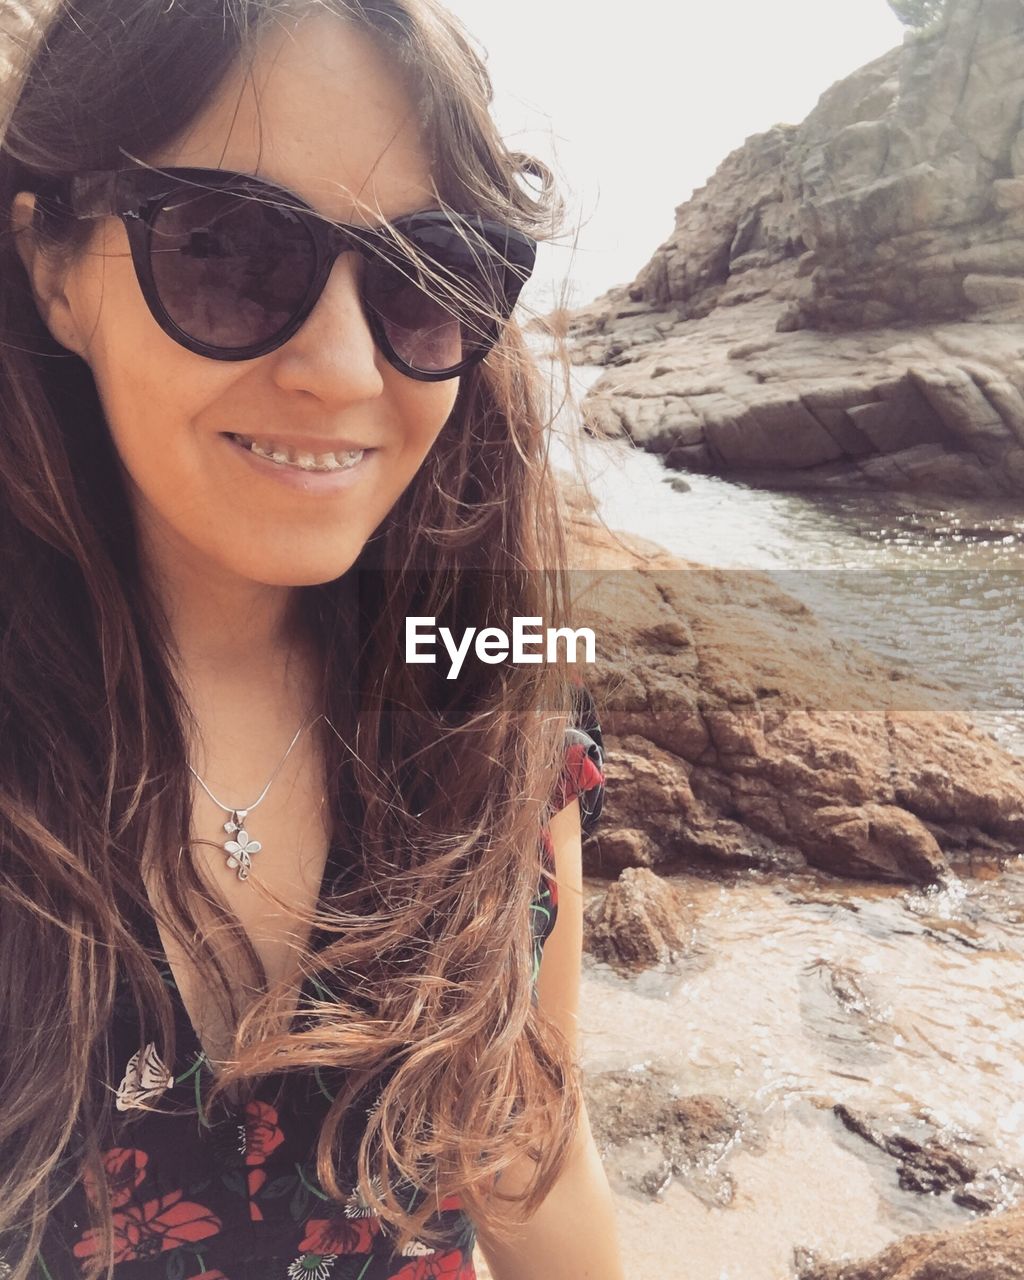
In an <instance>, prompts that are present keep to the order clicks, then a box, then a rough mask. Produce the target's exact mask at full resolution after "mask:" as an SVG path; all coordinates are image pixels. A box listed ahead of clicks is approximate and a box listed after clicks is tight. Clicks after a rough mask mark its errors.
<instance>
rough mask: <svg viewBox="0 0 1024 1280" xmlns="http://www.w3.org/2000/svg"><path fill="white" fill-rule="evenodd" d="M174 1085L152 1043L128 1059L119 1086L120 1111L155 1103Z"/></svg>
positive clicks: (117, 1104) (118, 1101)
mask: <svg viewBox="0 0 1024 1280" xmlns="http://www.w3.org/2000/svg"><path fill="white" fill-rule="evenodd" d="M173 1084H174V1076H173V1075H172V1074H171V1072H170V1070H169V1069H168V1068H167V1066H166V1065H165V1064H164V1062H163V1061H162V1059H161V1057H160V1055H159V1053H157V1051H156V1045H155V1044H153V1043H152V1042H150V1043H149V1044H147V1045H146V1047H145V1048H144V1049H138V1050H136V1052H135V1053H133V1054H132V1056H131V1057H130V1058H129V1059H128V1066H127V1067H126V1068H125V1072H124V1078H123V1079H122V1081H121V1083H120V1084H119V1085H118V1086H117V1100H116V1103H115V1105H116V1107H117V1109H118V1111H130V1110H132V1109H133V1108H136V1107H142V1106H146V1105H148V1104H149V1103H151V1102H154V1101H155V1100H156V1099H157V1098H159V1097H160V1096H161V1095H162V1094H164V1093H166V1091H167V1090H168V1089H169V1088H170V1087H171V1085H173Z"/></svg>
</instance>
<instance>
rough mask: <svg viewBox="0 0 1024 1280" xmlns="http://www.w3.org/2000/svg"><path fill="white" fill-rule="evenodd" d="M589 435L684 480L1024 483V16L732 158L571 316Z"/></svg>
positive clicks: (946, 45)
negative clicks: (695, 475)
mask: <svg viewBox="0 0 1024 1280" xmlns="http://www.w3.org/2000/svg"><path fill="white" fill-rule="evenodd" d="M571 332H572V338H573V341H574V345H575V351H576V354H577V358H578V359H580V360H584V361H589V362H596V363H601V364H606V365H609V366H610V369H609V372H608V374H607V375H606V376H605V377H604V378H602V379H601V381H600V382H599V384H598V385H597V386H596V387H595V389H594V393H593V394H592V396H591V398H590V402H589V404H588V413H589V415H590V418H591V421H592V422H593V423H594V424H595V425H599V426H601V427H603V428H604V429H606V430H608V431H610V432H612V433H621V432H625V433H627V434H628V435H630V436H632V437H633V438H634V439H635V440H636V441H637V442H638V443H640V444H641V445H643V446H644V447H645V448H649V449H651V450H653V451H655V452H659V453H662V454H664V455H665V456H666V460H667V462H668V464H669V465H670V466H674V467H678V468H680V469H691V470H699V471H712V472H718V473H742V474H744V475H745V476H746V477H747V478H750V479H754V480H756V479H758V478H761V479H763V480H764V481H765V482H766V483H773V484H783V485H787V486H801V487H806V486H824V487H835V486H841V487H884V488H901V489H909V490H914V489H927V490H931V491H935V492H944V493H953V494H971V495H974V494H1002V495H1017V494H1020V493H1021V492H1022V491H1024V395H1022V388H1024V358H1022V355H1024V4H1022V3H1021V0H951V4H950V9H949V15H948V20H947V21H946V23H945V24H944V25H943V26H942V27H941V28H940V29H938V30H936V31H934V32H932V33H930V34H929V35H927V36H924V37H922V36H908V38H907V40H906V41H905V43H904V45H903V46H902V47H901V48H899V49H896V50H894V51H892V52H891V53H889V54H887V55H886V56H885V57H883V58H880V59H878V60H877V61H875V62H873V63H871V64H869V65H868V66H867V67H864V68H862V69H861V70H860V71H858V72H856V73H855V74H854V75H852V76H850V77H849V78H847V79H846V80H843V81H841V82H840V83H838V84H836V85H834V86H833V87H832V88H831V89H829V90H828V91H827V92H826V93H825V94H824V95H823V96H822V98H821V100H820V102H819V103H818V106H817V107H816V108H815V110H814V111H812V113H811V114H810V115H809V116H808V117H807V119H806V120H805V121H804V122H803V123H802V124H800V125H796V126H789V125H779V126H776V127H775V128H773V129H771V130H769V131H768V132H767V133H764V134H760V135H757V136H755V137H753V138H750V139H748V140H747V142H746V143H745V144H744V146H742V147H741V148H739V149H738V150H737V151H735V152H733V153H732V154H731V155H730V156H728V157H727V158H726V160H725V161H724V162H723V163H722V165H721V166H720V167H719V169H718V170H717V172H716V173H715V174H714V176H713V177H712V178H711V180H710V181H709V182H708V184H707V186H706V187H704V188H702V189H701V190H699V191H697V192H695V193H694V195H693V197H692V199H690V200H689V201H687V202H686V203H685V204H683V205H681V206H680V207H679V208H678V209H677V211H676V226H675V230H674V232H673V234H672V236H671V237H670V238H669V240H668V241H666V243H665V244H664V245H662V246H661V247H660V248H659V249H658V250H657V252H656V253H655V254H654V257H653V258H652V259H651V261H650V262H649V263H648V264H647V266H646V267H645V268H644V269H643V270H642V271H641V273H640V275H639V277H638V278H637V280H636V281H635V282H634V283H633V284H632V285H629V286H627V287H626V288H624V289H618V290H613V291H611V293H609V294H608V295H606V296H605V297H604V298H602V299H600V300H599V301H598V302H597V303H595V304H593V305H592V306H590V307H588V308H585V309H584V310H582V311H581V312H579V313H577V315H576V317H575V318H574V326H573V329H572V331H571Z"/></svg>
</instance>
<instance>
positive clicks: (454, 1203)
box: [438, 1196, 466, 1213]
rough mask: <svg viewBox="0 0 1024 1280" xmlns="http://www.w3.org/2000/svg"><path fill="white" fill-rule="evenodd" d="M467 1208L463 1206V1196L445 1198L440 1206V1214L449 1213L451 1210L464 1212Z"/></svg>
mask: <svg viewBox="0 0 1024 1280" xmlns="http://www.w3.org/2000/svg"><path fill="white" fill-rule="evenodd" d="M465 1207H466V1206H465V1205H464V1204H463V1202H462V1197H461V1196H445V1198H444V1199H443V1200H442V1201H441V1203H440V1205H438V1212H439V1213H447V1212H449V1211H450V1210H453V1209H459V1210H462V1209H464V1208H465Z"/></svg>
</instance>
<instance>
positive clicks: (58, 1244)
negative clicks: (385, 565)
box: [0, 690, 604, 1280]
mask: <svg viewBox="0 0 1024 1280" xmlns="http://www.w3.org/2000/svg"><path fill="white" fill-rule="evenodd" d="M575 726H576V727H573V728H570V730H569V731H568V734H567V746H566V756H565V768H564V770H563V773H562V776H561V779H560V782H559V786H558V790H557V793H556V797H555V806H554V807H555V809H556V810H557V809H558V808H561V807H563V806H564V805H566V804H568V803H569V802H570V801H571V800H573V799H574V798H578V799H579V801H580V807H581V813H582V816H583V827H584V832H585V833H589V831H590V830H591V829H592V828H593V826H594V824H595V822H596V820H597V817H598V815H599V813H600V808H601V799H602V794H603V785H604V776H603V773H602V772H601V769H602V763H603V759H602V739H601V731H600V728H599V727H598V724H597V720H596V717H595V715H594V708H593V703H592V701H591V700H590V698H589V695H587V694H586V693H585V692H584V691H582V690H581V691H580V696H579V699H578V709H577V714H576V717H575ZM541 853H542V866H543V870H542V873H541V877H540V881H539V886H538V893H537V895H536V897H535V898H534V900H533V902H532V904H531V914H532V930H533V938H534V975H533V976H534V981H536V978H537V974H538V972H539V968H540V960H541V953H542V949H543V946H544V942H545V940H546V939H547V937H548V935H549V934H550V933H551V930H552V929H553V928H554V924H555V918H556V915H557V911H558V892H557V886H556V884H555V882H554V880H553V879H552V878H551V873H553V871H554V855H553V849H552V844H551V838H550V835H549V833H548V830H547V828H544V829H543V831H542V833H541ZM142 927H143V932H144V934H146V935H147V936H146V937H145V938H144V941H145V942H146V944H147V945H148V946H150V947H152V948H153V950H154V953H155V954H156V955H158V956H161V957H163V962H162V964H161V965H160V966H159V967H160V969H161V973H162V977H163V980H164V982H166V983H167V985H168V987H169V988H170V989H171V996H172V1004H173V1008H174V1016H175V1032H176V1039H177V1045H178V1050H177V1052H178V1055H179V1059H178V1061H177V1062H175V1063H174V1065H173V1067H172V1066H170V1065H169V1064H167V1063H164V1062H162V1061H161V1060H160V1057H159V1055H158V1053H157V1049H156V1046H155V1045H154V1044H148V1045H146V1046H145V1048H143V1049H139V1048H138V1047H137V1046H138V1041H139V1036H138V1023H137V1015H136V1014H135V1007H134V1004H133V1002H132V1001H131V997H130V995H129V994H128V993H127V992H123V993H122V996H121V998H120V1000H119V1004H118V1008H117V1009H116V1010H115V1018H114V1025H113V1028H112V1037H113V1044H114V1046H115V1052H116V1053H117V1054H118V1056H117V1057H116V1058H115V1061H116V1062H117V1063H118V1064H119V1068H120V1067H121V1066H123V1075H122V1076H121V1078H120V1079H119V1080H117V1081H116V1082H112V1083H111V1094H112V1098H111V1102H112V1106H113V1107H114V1109H115V1111H116V1113H117V1116H116V1119H117V1121H118V1124H117V1127H116V1128H115V1129H114V1132H115V1133H117V1134H118V1141H117V1144H116V1145H113V1146H111V1147H110V1148H109V1149H107V1150H106V1151H104V1153H103V1163H104V1166H105V1175H106V1180H107V1184H108V1190H109V1195H110V1203H111V1206H112V1216H113V1231H114V1243H115V1264H116V1265H115V1271H114V1274H115V1276H116V1280H475V1276H476V1271H475V1268H474V1266H473V1258H472V1255H473V1248H474V1244H475V1232H474V1228H473V1225H472V1223H471V1221H470V1219H469V1217H468V1216H467V1215H466V1213H465V1212H464V1211H463V1208H462V1204H461V1202H460V1200H459V1198H458V1197H457V1196H450V1197H448V1198H447V1199H446V1200H442V1201H441V1202H440V1204H439V1206H438V1209H437V1212H436V1214H435V1215H434V1216H433V1217H432V1218H431V1225H432V1226H435V1227H439V1228H441V1229H443V1231H444V1234H445V1238H446V1240H447V1241H448V1245H447V1247H445V1248H443V1249H432V1248H429V1247H428V1246H427V1245H425V1244H422V1243H420V1242H418V1241H417V1242H413V1243H412V1244H410V1245H407V1246H406V1248H405V1250H404V1252H403V1253H401V1254H396V1253H395V1252H394V1242H393V1238H392V1237H391V1236H389V1235H388V1234H386V1233H385V1232H384V1231H383V1230H382V1228H381V1223H380V1219H379V1217H378V1216H377V1215H376V1214H375V1213H373V1212H372V1211H371V1210H370V1209H369V1208H368V1207H367V1205H366V1204H365V1202H364V1201H363V1198H362V1196H361V1195H360V1194H359V1192H358V1190H355V1191H353V1192H352V1194H351V1195H350V1196H349V1197H348V1200H347V1202H346V1203H344V1204H343V1205H338V1204H337V1203H336V1202H332V1201H330V1200H329V1199H328V1197H327V1195H326V1194H325V1192H324V1191H323V1189H322V1187H321V1186H320V1183H319V1180H318V1178H317V1175H316V1160H315V1151H316V1138H317V1135H318V1133H319V1128H320V1124H321V1122H322V1120H323V1117H324V1114H325V1113H326V1111H327V1109H328V1106H329V1104H330V1102H331V1101H332V1100H333V1098H334V1096H335V1092H336V1090H335V1088H333V1087H332V1080H331V1079H330V1073H329V1072H326V1071H320V1070H314V1071H313V1072H312V1073H311V1074H309V1075H306V1074H304V1073H289V1074H287V1075H285V1074H282V1075H280V1076H276V1077H268V1078H266V1079H264V1080H263V1081H261V1082H260V1084H259V1085H258V1086H257V1087H256V1089H255V1095H254V1097H253V1098H252V1099H251V1100H250V1101H248V1102H247V1103H245V1104H244V1105H242V1106H240V1107H238V1108H235V1109H232V1108H229V1107H227V1106H225V1107H224V1108H223V1111H222V1112H221V1113H220V1114H219V1115H218V1116H217V1117H214V1116H213V1115H207V1114H205V1113H204V1110H203V1094H204V1084H206V1083H208V1081H209V1078H210V1077H211V1075H212V1072H211V1068H210V1066H209V1064H208V1063H207V1060H206V1056H205V1054H204V1053H203V1050H202V1048H201V1047H200V1044H199V1041H198V1038H197V1036H196V1034H195V1030H194V1028H193V1026H192V1024H191V1021H190V1019H189V1017H188V1014H187V1012H186V1010H185V1006H184V1003H183V1002H182V1000H181V997H180V995H179V994H178V992H177V987H176V986H175V982H174V978H173V976H172V974H171V970H170V966H169V964H167V962H166V957H165V956H163V949H162V946H161V943H160V938H159V934H158V933H157V931H156V927H155V922H153V921H152V918H151V917H150V918H149V922H148V925H146V924H144V925H143V926H142ZM534 1000H536V992H535V993H534ZM375 1088H376V1089H378V1090H379V1088H380V1081H379V1080H378V1081H377V1082H376V1083H375ZM361 1101H362V1100H361ZM139 1103H144V1104H147V1105H154V1104H155V1105H158V1106H159V1108H160V1111H159V1112H146V1111H144V1110H140V1109H139ZM371 1109H372V1108H371ZM365 1114H366V1108H365V1107H360V1106H358V1105H357V1106H353V1107H351V1108H349V1112H348V1114H347V1116H346V1118H345V1121H344V1127H343V1130H342V1133H343V1134H344V1143H343V1146H342V1149H343V1150H344V1151H345V1152H351V1153H352V1162H351V1166H350V1168H349V1169H347V1170H343V1171H344V1172H346V1173H347V1174H348V1176H349V1183H348V1185H351V1186H353V1187H355V1185H356V1181H357V1179H356V1177H355V1160H354V1153H355V1151H356V1150H357V1148H358V1144H359V1137H360V1134H359V1131H358V1128H357V1127H355V1126H356V1124H357V1120H356V1118H357V1117H359V1116H360V1115H362V1116H365ZM342 1185H346V1184H345V1181H344V1180H343V1181H342ZM95 1194H96V1188H95V1186H93V1185H91V1183H90V1180H89V1179H85V1180H83V1181H82V1182H81V1183H79V1184H78V1185H77V1186H76V1187H75V1188H74V1189H73V1190H72V1192H71V1193H70V1194H69V1195H68V1196H67V1197H66V1198H65V1199H64V1200H63V1201H62V1202H61V1203H60V1204H59V1205H58V1207H57V1209H56V1210H55V1211H54V1213H53V1214H52V1215H51V1218H50V1220H49V1222H48V1224H47V1234H46V1236H45V1238H44V1242H43V1248H42V1250H41V1251H40V1253H39V1255H38V1257H37V1260H36V1261H37V1267H36V1274H38V1276H39V1277H40V1280H81V1278H82V1274H83V1271H82V1267H83V1264H85V1263H86V1262H87V1261H88V1260H89V1259H90V1258H92V1257H93V1255H94V1254H96V1253H98V1252H99V1251H100V1244H101V1241H100V1236H99V1232H98V1231H96V1230H95V1229H94V1228H92V1227H90V1226H89V1225H88V1219H87V1213H86V1209H87V1205H86V1198H87V1197H88V1198H90V1199H92V1198H93V1197H95ZM405 1202H406V1203H407V1204H409V1205H412V1206H414V1205H418V1204H419V1203H421V1201H420V1200H419V1199H417V1197H416V1196H415V1195H414V1196H412V1197H410V1198H408V1199H407V1200H406V1201H405ZM5 1273H7V1271H6V1264H5V1263H4V1262H3V1260H2V1258H0V1280H2V1278H3V1276H4V1275H5Z"/></svg>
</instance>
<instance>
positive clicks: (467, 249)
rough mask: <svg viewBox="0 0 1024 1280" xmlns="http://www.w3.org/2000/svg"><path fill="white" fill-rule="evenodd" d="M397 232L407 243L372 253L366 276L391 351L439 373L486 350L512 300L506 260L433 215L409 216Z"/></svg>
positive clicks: (477, 238) (477, 237) (478, 238)
mask: <svg viewBox="0 0 1024 1280" xmlns="http://www.w3.org/2000/svg"><path fill="white" fill-rule="evenodd" d="M401 232H402V235H403V236H404V237H406V238H407V240H408V244H409V246H410V247H408V248H407V247H406V246H405V245H402V246H401V247H397V246H396V247H394V248H392V249H391V250H390V251H389V252H388V253H387V254H381V255H378V254H373V255H371V256H370V258H369V260H368V261H367V263H366V265H365V270H364V277H363V280H364V283H363V292H364V297H365V300H366V303H367V305H368V306H369V307H370V308H372V310H373V311H374V312H375V313H376V315H377V316H378V317H379V320H380V323H381V325H382V327H383V329H384V332H385V334H386V336H387V339H388V342H389V343H390V344H391V346H392V348H393V349H394V351H395V354H396V355H397V356H398V357H399V359H401V360H403V361H404V362H405V363H406V364H407V365H409V366H410V368H413V369H416V370H418V371H419V372H421V373H441V372H444V371H445V370H447V369H454V368H456V367H457V366H459V365H461V364H463V363H464V362H465V361H467V360H469V359H471V358H473V357H474V356H478V355H480V354H483V353H485V352H486V351H487V350H489V348H490V347H491V346H492V345H493V344H494V340H495V337H496V335H497V328H498V325H499V324H500V321H501V320H502V319H503V318H504V317H505V316H507V315H508V313H509V311H510V310H511V303H512V301H514V299H510V298H508V297H507V296H506V278H507V268H508V263H507V261H506V260H505V259H503V258H502V257H501V256H500V255H499V254H498V253H497V251H496V250H495V248H494V246H492V245H491V244H489V243H488V242H487V241H486V240H484V239H483V237H482V236H480V235H479V234H478V233H477V232H475V231H473V230H472V229H469V228H467V227H465V226H462V225H458V224H456V223H454V222H453V221H451V220H448V219H442V218H437V217H436V215H433V214H426V215H423V216H422V217H416V216H414V217H413V218H411V219H409V221H408V223H407V224H406V225H405V226H404V227H402V228H401ZM527 274H528V273H527Z"/></svg>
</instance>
